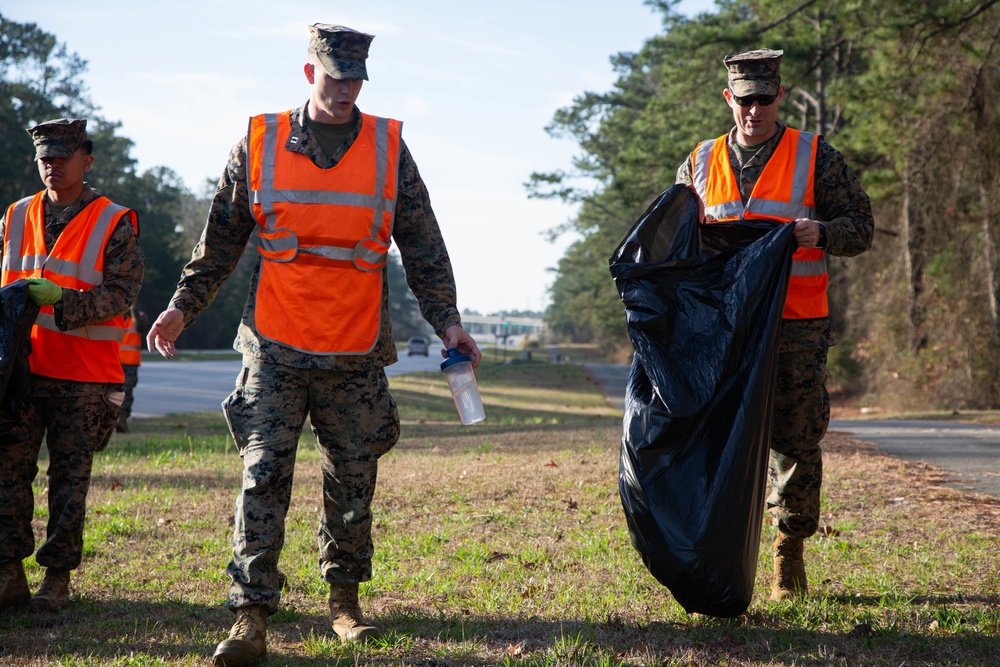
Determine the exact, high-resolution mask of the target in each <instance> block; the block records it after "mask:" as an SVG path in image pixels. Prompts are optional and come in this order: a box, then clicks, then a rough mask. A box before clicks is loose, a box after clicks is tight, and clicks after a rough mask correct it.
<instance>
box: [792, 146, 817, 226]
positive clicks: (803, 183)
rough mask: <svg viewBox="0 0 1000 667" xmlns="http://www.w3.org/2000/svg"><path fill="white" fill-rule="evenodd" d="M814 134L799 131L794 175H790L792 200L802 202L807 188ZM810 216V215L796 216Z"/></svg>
mask: <svg viewBox="0 0 1000 667" xmlns="http://www.w3.org/2000/svg"><path fill="white" fill-rule="evenodd" d="M815 136H816V135H815V134H813V133H812V132H801V131H800V132H799V143H798V145H797V146H796V147H795V175H794V176H793V177H792V199H791V200H792V201H793V202H803V206H804V205H805V204H804V202H805V200H806V190H807V189H808V188H809V172H810V171H812V142H813V137H815ZM797 217H800V218H810V217H812V216H811V215H801V216H797Z"/></svg>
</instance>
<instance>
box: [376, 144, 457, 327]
mask: <svg viewBox="0 0 1000 667" xmlns="http://www.w3.org/2000/svg"><path fill="white" fill-rule="evenodd" d="M399 161H400V166H399V172H400V179H399V180H400V184H399V193H398V195H397V201H396V217H395V223H394V227H393V234H392V236H393V240H395V242H396V245H397V246H399V254H400V256H401V258H402V260H403V268H404V269H406V282H407V283H408V284H409V286H410V289H411V290H413V295H414V296H415V297H416V298H417V301H418V302H419V304H420V313H421V314H422V315H423V317H424V319H425V320H427V322H428V323H429V324H430V325H431V326H432V327H434V331H435V333H437V335H438V336H442V335H443V334H444V332H445V330H446V329H447V328H448V327H450V326H453V325H456V324H457V325H461V323H462V318H461V316H460V315H459V312H458V307H457V306H456V302H457V297H456V291H455V277H454V275H453V273H452V268H451V259H450V258H449V257H448V249H447V248H446V247H445V244H444V238H443V237H442V236H441V230H440V228H439V227H438V223H437V218H436V217H435V216H434V211H433V210H432V209H431V200H430V195H429V194H428V193H427V187H426V186H425V185H424V182H423V179H421V178H420V173H419V172H418V171H417V165H416V163H415V162H414V161H413V156H412V155H410V151H409V149H408V148H407V147H406V143H405V142H404V143H403V144H402V145H401V147H400V155H399Z"/></svg>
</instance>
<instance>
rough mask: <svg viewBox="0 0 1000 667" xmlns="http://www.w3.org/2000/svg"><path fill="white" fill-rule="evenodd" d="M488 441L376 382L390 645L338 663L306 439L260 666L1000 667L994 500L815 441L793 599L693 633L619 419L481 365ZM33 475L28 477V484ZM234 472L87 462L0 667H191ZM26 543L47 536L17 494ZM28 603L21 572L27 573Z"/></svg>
mask: <svg viewBox="0 0 1000 667" xmlns="http://www.w3.org/2000/svg"><path fill="white" fill-rule="evenodd" d="M477 375H478V378H479V383H480V388H481V390H482V393H483V396H484V400H485V402H486V406H487V421H486V422H484V423H482V424H478V425H475V426H472V427H462V426H461V425H459V423H458V421H457V418H456V416H455V408H454V405H453V404H452V402H451V399H450V398H449V396H448V393H447V387H446V386H445V384H444V382H443V380H442V378H441V377H440V376H439V375H438V374H428V375H416V376H408V377H402V378H393V379H392V381H391V383H392V387H393V394H394V396H395V397H396V400H397V402H398V404H399V406H400V413H401V416H402V420H403V438H402V440H401V441H400V443H399V445H397V447H396V448H395V449H394V450H393V451H391V452H390V453H389V454H388V455H387V456H386V457H384V458H383V459H382V464H381V466H380V472H379V474H380V479H379V487H378V491H377V493H376V497H375V521H376V525H375V529H374V533H375V535H374V537H375V544H376V559H375V564H374V569H375V578H374V580H373V581H371V582H369V583H366V584H363V585H362V604H363V606H364V608H365V609H366V611H368V612H369V613H370V615H371V616H372V617H373V618H374V620H375V621H376V622H377V623H378V624H379V625H380V626H381V627H382V628H383V630H385V631H386V632H387V636H386V637H385V638H384V639H383V640H381V641H380V642H379V643H377V644H375V645H371V646H366V647H352V646H343V645H341V644H340V643H339V641H338V640H337V637H336V635H334V634H333V632H332V630H331V629H330V627H329V624H328V620H327V618H326V596H325V592H326V587H325V584H324V583H323V582H322V581H321V580H320V578H319V576H318V572H317V566H316V560H317V559H316V546H315V537H314V534H315V530H316V523H317V519H318V512H319V507H320V503H321V498H320V483H319V458H318V454H317V452H316V448H315V445H314V444H313V443H312V441H311V439H308V438H303V441H302V446H301V448H300V451H299V458H298V467H297V471H296V488H295V492H294V496H293V500H292V509H291V512H290V514H289V517H288V523H287V530H286V544H285V548H284V551H283V554H282V564H281V567H282V570H283V571H284V572H285V573H286V575H287V576H288V589H287V590H286V591H285V593H284V595H283V599H282V608H281V609H280V610H279V612H278V613H277V614H276V615H274V616H273V617H272V618H271V619H270V621H271V626H270V631H269V635H268V640H269V642H268V644H269V658H268V661H267V663H266V664H268V665H294V666H297V665H395V664H404V665H423V666H427V667H431V666H447V665H650V666H658V667H661V666H662V667H673V666H676V667H681V666H684V667H692V666H707V665H725V666H730V667H743V666H755V667H758V666H759V667H764V666H779V665H780V666H786V667H787V666H792V665H795V666H802V665H817V666H819V665H823V666H826V665H845V666H846V665H850V666H866V667H867V666H885V667H900V666H906V667H916V666H918V665H927V666H930V665H969V666H970V667H971V666H974V667H981V666H984V665H997V664H1000V597H998V593H1000V572H998V570H1000V565H998V557H997V550H998V549H997V547H998V536H1000V500H998V499H995V498H990V497H986V496H970V495H967V494H963V493H961V492H959V491H955V490H951V489H948V488H945V487H944V486H941V485H940V484H939V482H940V480H941V476H940V475H939V473H938V472H937V471H935V470H934V469H931V468H928V467H927V466H924V465H920V464H912V463H904V462H901V461H899V460H896V459H891V458H887V457H885V456H882V455H879V454H878V453H877V452H875V451H873V450H872V449H871V448H870V447H868V446H866V445H864V444H863V443H860V442H857V441H854V440H851V439H849V438H847V437H844V436H842V435H838V434H830V435H829V436H828V437H827V439H826V441H825V445H824V447H825V453H826V459H825V460H826V483H825V485H824V498H823V518H822V524H823V527H822V530H821V535H819V536H817V537H816V538H813V539H811V540H809V542H808V546H807V555H806V557H807V561H806V562H807V568H808V574H809V585H810V589H811V595H810V597H809V598H808V599H807V600H805V601H802V602H798V603H788V602H785V603H771V602H769V601H767V597H766V593H767V586H768V583H767V582H768V581H769V576H770V570H771V564H770V553H769V546H768V545H769V542H770V541H771V540H773V537H774V532H773V529H772V528H770V527H769V526H765V528H764V534H763V537H762V546H761V552H760V553H761V557H760V562H759V566H758V573H757V589H756V590H757V595H756V596H755V599H754V602H753V603H752V605H751V607H750V609H749V610H748V612H747V614H745V615H744V616H743V617H741V618H739V619H735V620H723V619H714V618H709V617H700V616H690V615H688V614H686V613H685V612H684V610H683V609H682V608H681V607H680V606H679V605H678V604H677V603H676V602H675V601H674V600H673V599H672V597H671V596H670V594H669V592H668V591H667V590H666V589H665V588H663V587H662V586H660V585H659V584H658V583H657V582H656V581H655V580H654V579H653V578H652V576H650V574H649V573H648V572H647V571H646V570H645V568H644V567H643V565H642V563H641V561H640V559H639V557H638V554H637V553H636V552H635V550H634V549H633V548H632V546H631V545H630V542H629V537H628V533H627V530H626V527H625V520H624V515H623V512H622V508H621V503H620V501H619V498H618V490H617V476H618V445H619V438H620V430H621V416H620V414H618V413H617V412H615V411H614V410H612V409H611V408H609V407H608V406H607V405H606V404H605V402H604V400H603V398H602V396H601V394H600V392H599V390H598V388H597V387H596V385H594V384H593V383H592V382H591V381H590V380H588V379H587V377H586V376H585V374H584V373H583V371H582V370H581V369H580V368H579V367H577V366H575V365H572V364H560V365H554V364H552V365H550V364H515V365H505V366H498V365H491V364H489V363H484V365H483V366H482V367H481V368H480V370H479V371H478V373H477ZM44 465H45V464H44V462H43V463H42V464H41V467H42V468H43V469H44ZM239 478H240V462H239V458H238V456H237V454H236V452H235V449H234V446H233V443H232V441H231V439H230V438H229V437H228V433H227V431H226V428H225V423H224V421H223V419H222V417H221V415H217V414H198V415H185V416H183V417H171V418H164V419H155V420H146V421H136V422H134V424H133V427H132V431H131V432H130V433H129V434H127V435H124V436H123V435H116V436H115V437H114V439H113V440H112V443H111V445H110V446H109V448H108V449H107V450H106V451H105V452H103V453H101V454H100V455H99V456H98V460H97V464H96V469H95V473H94V478H93V485H92V489H91V494H90V503H89V514H88V525H87V531H86V544H85V555H84V563H83V565H82V567H81V568H80V569H79V570H78V571H77V572H76V574H75V576H74V579H73V583H72V593H73V594H72V597H71V604H70V607H69V609H68V610H66V611H64V612H62V613H59V614H52V615H47V614H33V613H29V612H26V611H23V612H16V613H5V614H3V615H2V616H0V665H122V666H124V665H204V664H207V662H208V659H209V657H210V656H211V653H212V651H213V650H214V647H215V645H216V643H217V642H219V641H220V640H221V639H223V638H224V637H225V636H226V634H227V632H228V628H229V625H230V624H231V623H232V615H231V614H230V613H229V612H228V611H226V610H225V609H224V608H223V607H222V603H223V601H224V597H225V593H226V590H227V580H226V577H225V575H224V568H225V566H226V564H227V562H228V554H229V541H230V531H231V523H232V519H231V515H232V507H233V501H234V499H235V495H236V492H237V490H238V487H239ZM36 491H37V496H36V510H35V518H36V522H35V531H36V536H37V537H38V538H39V539H40V538H41V536H42V535H43V533H44V524H45V521H46V519H47V513H46V510H45V492H46V489H45V477H44V475H41V476H40V477H39V479H38V480H37V482H36ZM26 566H27V568H28V577H29V582H30V583H31V585H32V586H33V587H34V586H36V585H37V584H38V582H39V581H40V579H41V576H42V571H41V570H40V569H39V568H38V567H37V566H36V565H35V564H34V561H33V560H29V561H27V562H26Z"/></svg>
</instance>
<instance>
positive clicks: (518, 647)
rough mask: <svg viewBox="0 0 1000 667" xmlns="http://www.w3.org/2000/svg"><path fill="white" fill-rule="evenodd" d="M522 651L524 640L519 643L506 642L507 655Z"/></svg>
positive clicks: (521, 652) (519, 653)
mask: <svg viewBox="0 0 1000 667" xmlns="http://www.w3.org/2000/svg"><path fill="white" fill-rule="evenodd" d="M523 653H524V642H521V643H520V644H508V645H507V655H522V654H523Z"/></svg>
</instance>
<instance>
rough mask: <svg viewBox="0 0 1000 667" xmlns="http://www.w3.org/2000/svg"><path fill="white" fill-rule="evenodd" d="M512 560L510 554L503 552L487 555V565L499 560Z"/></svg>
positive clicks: (493, 552)
mask: <svg viewBox="0 0 1000 667" xmlns="http://www.w3.org/2000/svg"><path fill="white" fill-rule="evenodd" d="M508 558H510V554H508V553H504V552H502V551H491V552H489V553H488V554H487V555H486V562H487V563H495V562H497V561H498V560H506V559H508Z"/></svg>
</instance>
